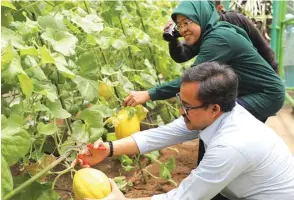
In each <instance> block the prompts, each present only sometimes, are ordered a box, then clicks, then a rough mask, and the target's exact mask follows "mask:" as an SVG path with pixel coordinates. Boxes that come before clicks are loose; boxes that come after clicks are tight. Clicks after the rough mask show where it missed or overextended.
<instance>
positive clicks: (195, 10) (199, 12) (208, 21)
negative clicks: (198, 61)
mask: <svg viewBox="0 0 294 200" xmlns="http://www.w3.org/2000/svg"><path fill="white" fill-rule="evenodd" d="M177 15H183V16H185V17H187V18H188V19H190V20H192V21H193V22H195V23H196V24H198V25H199V26H200V27H201V38H200V39H199V40H198V42H196V44H194V45H193V48H196V49H198V51H199V49H200V45H201V43H202V41H203V40H205V37H206V36H207V35H208V34H209V33H210V32H211V31H212V30H214V29H216V28H225V29H229V31H233V32H237V33H238V34H241V35H242V36H243V37H245V38H246V39H247V40H248V41H249V42H251V41H250V39H249V37H248V35H247V33H246V32H245V31H244V30H243V29H242V28H239V27H238V26H235V25H233V24H230V23H228V22H224V21H219V15H218V13H217V11H216V8H215V6H214V4H213V2H212V1H204V0H197V1H186V0H184V1H181V2H180V3H179V5H178V6H177V7H176V8H175V10H174V12H173V13H172V15H171V17H172V19H173V21H174V22H175V23H176V22H177V21H176V20H177Z"/></svg>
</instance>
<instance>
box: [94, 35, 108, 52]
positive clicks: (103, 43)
mask: <svg viewBox="0 0 294 200" xmlns="http://www.w3.org/2000/svg"><path fill="white" fill-rule="evenodd" d="M96 43H97V44H98V46H99V47H100V48H101V49H103V50H105V49H108V48H109V47H110V39H109V37H105V36H100V37H96Z"/></svg>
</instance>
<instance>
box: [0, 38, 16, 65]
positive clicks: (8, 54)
mask: <svg viewBox="0 0 294 200" xmlns="http://www.w3.org/2000/svg"><path fill="white" fill-rule="evenodd" d="M13 57H14V50H13V47H12V46H11V44H10V43H9V44H8V45H7V46H6V49H5V51H4V54H3V56H1V70H4V69H7V68H8V67H9V65H10V63H11V61H12V59H13Z"/></svg>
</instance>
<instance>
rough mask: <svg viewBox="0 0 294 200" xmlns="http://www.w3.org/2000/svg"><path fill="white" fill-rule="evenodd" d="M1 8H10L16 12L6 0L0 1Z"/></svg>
mask: <svg viewBox="0 0 294 200" xmlns="http://www.w3.org/2000/svg"><path fill="white" fill-rule="evenodd" d="M1 6H4V7H7V8H11V9H13V10H16V7H15V6H14V5H13V4H12V3H11V2H10V1H8V0H6V1H5V0H2V1H1Z"/></svg>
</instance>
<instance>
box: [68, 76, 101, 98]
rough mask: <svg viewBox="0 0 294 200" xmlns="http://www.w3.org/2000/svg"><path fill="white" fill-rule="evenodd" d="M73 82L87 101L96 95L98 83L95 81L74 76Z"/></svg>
mask: <svg viewBox="0 0 294 200" xmlns="http://www.w3.org/2000/svg"><path fill="white" fill-rule="evenodd" d="M73 82H75V84H77V87H78V90H79V91H80V93H81V95H82V96H83V98H84V99H85V100H87V101H92V100H94V99H95V98H97V97H98V85H97V82H96V81H92V80H88V79H85V78H83V77H81V76H76V78H74V79H73Z"/></svg>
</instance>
